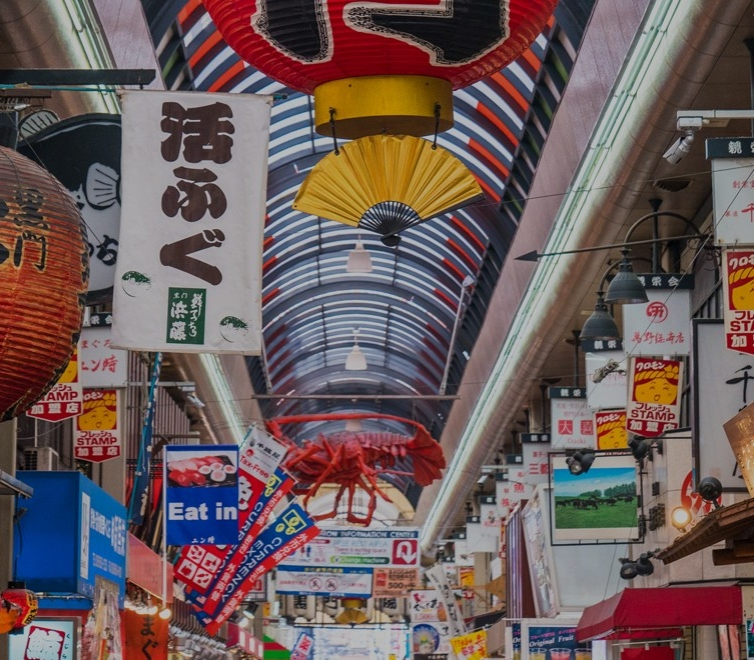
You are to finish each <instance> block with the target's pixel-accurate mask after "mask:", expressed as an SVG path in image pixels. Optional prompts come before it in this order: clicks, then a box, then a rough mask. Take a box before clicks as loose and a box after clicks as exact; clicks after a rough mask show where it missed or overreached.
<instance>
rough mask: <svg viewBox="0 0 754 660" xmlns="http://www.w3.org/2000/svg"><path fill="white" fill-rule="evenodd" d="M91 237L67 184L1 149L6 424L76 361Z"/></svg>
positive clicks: (1, 376)
mask: <svg viewBox="0 0 754 660" xmlns="http://www.w3.org/2000/svg"><path fill="white" fill-rule="evenodd" d="M85 239H86V236H85V233H84V228H83V222H82V219H81V214H80V213H79V210H78V207H77V206H76V203H75V202H74V200H73V198H72V197H71V196H70V195H69V194H68V192H67V191H66V190H65V188H63V186H62V185H61V184H60V182H59V181H58V180H57V179H55V177H53V176H52V175H51V174H50V173H49V172H47V171H46V170H45V169H43V168H41V167H40V166H39V165H37V164H36V163H34V162H32V161H31V160H29V159H28V158H26V157H25V156H22V155H21V154H19V153H17V152H16V151H13V150H12V149H7V148H4V147H0V309H1V310H2V314H0V421H3V420H8V419H11V418H13V417H16V416H17V415H19V414H21V413H22V412H24V411H25V410H27V409H28V408H29V407H30V406H31V405H32V404H33V403H34V402H35V401H36V400H37V399H39V398H40V397H41V396H42V395H43V394H45V392H47V390H49V389H50V387H52V386H53V385H54V384H55V381H57V379H58V378H59V377H60V375H61V374H62V373H63V371H64V370H65V368H66V366H67V364H68V361H69V359H70V357H71V354H72V353H73V349H74V348H75V346H76V342H77V341H78V336H79V333H80V331H81V322H82V319H83V313H84V296H85V294H86V289H87V283H88V279H89V252H88V247H87V243H86V240H85Z"/></svg>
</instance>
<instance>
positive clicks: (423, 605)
mask: <svg viewBox="0 0 754 660" xmlns="http://www.w3.org/2000/svg"><path fill="white" fill-rule="evenodd" d="M408 614H409V617H410V618H411V623H424V622H427V621H447V620H448V613H447V612H446V611H445V605H444V604H443V602H442V600H440V599H439V598H438V597H437V591H435V590H434V589H417V590H415V591H412V592H411V595H410V597H409V606H408Z"/></svg>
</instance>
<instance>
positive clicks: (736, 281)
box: [722, 248, 754, 355]
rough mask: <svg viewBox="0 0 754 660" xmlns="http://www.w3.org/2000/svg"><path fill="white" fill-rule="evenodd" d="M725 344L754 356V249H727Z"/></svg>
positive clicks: (724, 275) (724, 314) (724, 262)
mask: <svg viewBox="0 0 754 660" xmlns="http://www.w3.org/2000/svg"><path fill="white" fill-rule="evenodd" d="M722 280H723V295H724V299H725V303H724V306H723V320H724V321H725V345H726V346H727V347H728V348H729V349H731V350H733V351H737V352H739V353H748V354H749V355H754V248H750V249H744V248H742V249H735V250H723V272H722Z"/></svg>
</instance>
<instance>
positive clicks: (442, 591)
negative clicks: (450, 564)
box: [424, 564, 466, 637]
mask: <svg viewBox="0 0 754 660" xmlns="http://www.w3.org/2000/svg"><path fill="white" fill-rule="evenodd" d="M424 575H425V576H426V578H427V579H428V580H429V583H430V584H431V585H432V586H433V587H434V588H435V590H436V591H437V595H438V599H439V600H441V601H442V603H443V604H444V605H445V611H446V612H447V613H448V625H449V626H450V631H451V633H452V635H453V636H454V637H457V636H459V635H464V634H465V633H466V622H465V621H464V620H463V616H462V614H461V610H460V608H459V607H458V603H456V597H455V594H454V593H453V590H452V589H451V588H450V585H449V584H448V578H447V577H446V576H445V571H444V570H443V567H442V565H441V564H435V565H434V566H431V567H430V568H428V569H427V570H426V571H425V572H424Z"/></svg>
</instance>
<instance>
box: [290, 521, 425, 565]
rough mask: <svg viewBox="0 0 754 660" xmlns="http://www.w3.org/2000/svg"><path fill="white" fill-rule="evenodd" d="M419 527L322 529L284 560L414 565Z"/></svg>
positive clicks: (319, 563) (311, 562) (317, 563)
mask: <svg viewBox="0 0 754 660" xmlns="http://www.w3.org/2000/svg"><path fill="white" fill-rule="evenodd" d="M419 555H420V553H419V530H418V529H413V528H406V527H401V528H400V529H396V530H385V531H383V530H367V529H352V530H345V529H323V530H322V531H321V533H320V535H319V536H318V537H317V538H316V539H314V540H313V541H312V542H311V543H308V544H307V545H306V546H304V547H303V548H301V549H300V550H298V551H296V552H295V553H294V554H293V555H291V556H290V558H288V559H287V560H286V561H285V562H284V564H298V565H302V566H382V567H388V566H391V567H396V568H405V567H418V566H419V559H420V557H419Z"/></svg>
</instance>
